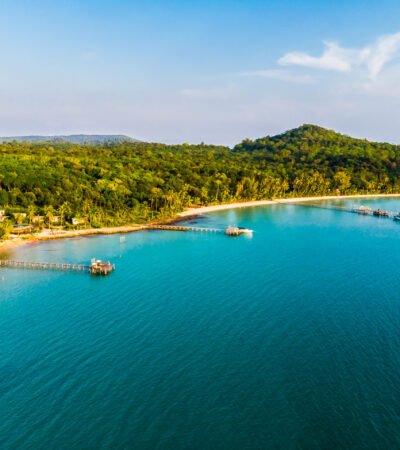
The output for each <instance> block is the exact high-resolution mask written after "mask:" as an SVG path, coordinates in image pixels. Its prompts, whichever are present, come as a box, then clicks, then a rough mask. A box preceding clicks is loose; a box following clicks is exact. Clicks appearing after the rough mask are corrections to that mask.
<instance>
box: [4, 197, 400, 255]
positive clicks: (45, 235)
mask: <svg viewBox="0 0 400 450" xmlns="http://www.w3.org/2000/svg"><path fill="white" fill-rule="evenodd" d="M396 197H397V198H400V193H399V194H354V195H325V196H319V197H294V198H281V199H275V200H251V201H247V202H236V203H223V204H220V205H211V206H201V207H198V208H189V209H187V210H186V211H183V212H181V213H178V214H177V215H176V216H175V217H173V218H166V219H163V220H160V221H159V223H161V224H171V223H177V222H180V221H183V220H185V219H189V218H191V217H197V216H200V215H203V214H207V213H212V212H217V211H226V210H229V209H238V208H252V207H257V206H270V205H280V204H291V203H303V202H312V201H323V200H346V199H351V198H396ZM146 229H148V224H143V225H124V226H120V227H103V228H86V229H83V230H70V231H62V232H58V233H54V234H51V233H50V232H49V230H44V231H43V232H42V233H40V234H38V235H29V236H26V237H24V238H22V237H14V238H11V239H7V240H6V241H3V242H0V255H1V254H2V253H4V251H7V250H12V249H13V248H16V247H20V246H24V245H34V244H39V243H40V242H43V241H50V240H55V239H70V238H76V237H84V236H94V235H108V234H120V233H133V232H137V231H144V230H146Z"/></svg>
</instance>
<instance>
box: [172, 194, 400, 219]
mask: <svg viewBox="0 0 400 450" xmlns="http://www.w3.org/2000/svg"><path fill="white" fill-rule="evenodd" d="M381 197H386V198H390V197H400V194H364V195H329V196H321V197H296V198H282V199H276V200H254V201H250V202H238V203H224V204H223V205H213V206H203V207H200V208H189V209H187V210H186V211H184V212H182V213H179V214H178V216H179V217H181V218H183V217H193V216H199V215H201V214H207V213H210V212H215V211H224V210H226V209H236V208H250V207H254V206H267V205H278V204H284V203H302V202H312V201H314V202H315V201H319V200H346V199H349V198H381Z"/></svg>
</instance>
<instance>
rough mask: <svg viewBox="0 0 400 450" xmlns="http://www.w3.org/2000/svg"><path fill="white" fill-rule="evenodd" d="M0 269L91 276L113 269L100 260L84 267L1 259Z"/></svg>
mask: <svg viewBox="0 0 400 450" xmlns="http://www.w3.org/2000/svg"><path fill="white" fill-rule="evenodd" d="M0 267H9V268H15V269H37V270H51V271H62V272H87V273H90V274H91V275H108V274H110V273H111V272H112V271H113V270H114V269H115V265H114V264H111V263H110V262H103V261H100V260H92V261H91V264H88V265H85V264H68V263H47V262H34V261H15V260H11V259H1V260H0Z"/></svg>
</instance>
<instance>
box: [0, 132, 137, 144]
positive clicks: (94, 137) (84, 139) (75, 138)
mask: <svg viewBox="0 0 400 450" xmlns="http://www.w3.org/2000/svg"><path fill="white" fill-rule="evenodd" d="M13 141H16V142H52V143H60V142H64V143H71V144H94V145H96V144H106V143H121V142H137V140H136V139H133V138H131V137H129V136H124V135H123V134H70V135H67V136H8V137H0V142H13Z"/></svg>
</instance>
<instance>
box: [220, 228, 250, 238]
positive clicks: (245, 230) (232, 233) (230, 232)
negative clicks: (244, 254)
mask: <svg viewBox="0 0 400 450" xmlns="http://www.w3.org/2000/svg"><path fill="white" fill-rule="evenodd" d="M252 233H253V230H250V229H248V228H244V227H233V226H229V227H228V228H227V229H226V230H225V234H226V235H227V236H239V235H240V234H252Z"/></svg>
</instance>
